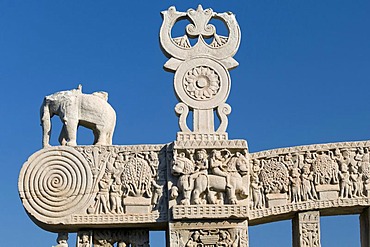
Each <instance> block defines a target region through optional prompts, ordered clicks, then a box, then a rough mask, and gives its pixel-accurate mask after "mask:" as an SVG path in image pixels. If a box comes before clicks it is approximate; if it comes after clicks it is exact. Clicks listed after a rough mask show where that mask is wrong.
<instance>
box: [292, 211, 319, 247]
mask: <svg viewBox="0 0 370 247" xmlns="http://www.w3.org/2000/svg"><path fill="white" fill-rule="evenodd" d="M292 223H293V224H292V226H293V247H320V246H321V244H320V212H319V211H310V212H303V213H298V214H297V215H296V216H295V218H294V219H293V222H292Z"/></svg>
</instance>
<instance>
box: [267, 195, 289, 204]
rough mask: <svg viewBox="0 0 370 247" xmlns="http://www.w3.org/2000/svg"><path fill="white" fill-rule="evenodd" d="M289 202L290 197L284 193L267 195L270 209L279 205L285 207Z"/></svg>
mask: <svg viewBox="0 0 370 247" xmlns="http://www.w3.org/2000/svg"><path fill="white" fill-rule="evenodd" d="M287 200H288V195H287V194H285V193H284V194H283V193H276V194H267V195H266V201H267V206H268V207H269V208H271V207H274V206H279V205H285V204H286V203H287Z"/></svg>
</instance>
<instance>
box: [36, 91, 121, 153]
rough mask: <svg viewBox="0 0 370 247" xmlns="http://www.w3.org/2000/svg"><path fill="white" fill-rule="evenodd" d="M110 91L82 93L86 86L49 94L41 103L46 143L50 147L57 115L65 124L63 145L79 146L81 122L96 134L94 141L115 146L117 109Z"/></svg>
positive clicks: (61, 139) (60, 140) (61, 141)
mask: <svg viewBox="0 0 370 247" xmlns="http://www.w3.org/2000/svg"><path fill="white" fill-rule="evenodd" d="M107 100H108V93H106V92H95V93H93V94H84V93H82V86H81V85H79V86H78V88H77V89H72V90H69V91H61V92H57V93H54V94H52V95H49V96H46V97H45V98H44V101H43V103H42V106H41V110H40V115H41V126H42V130H43V137H42V146H43V147H48V146H50V145H49V139H50V131H51V121H50V119H51V118H52V117H53V116H55V115H57V116H59V117H60V120H61V121H62V123H63V128H62V130H61V132H60V135H59V142H60V144H61V145H69V146H76V145H77V143H76V136H77V128H78V126H79V125H81V126H84V127H86V128H89V129H91V130H92V131H93V133H94V137H95V138H94V144H97V145H112V138H113V132H114V127H115V125H116V112H115V111H114V110H113V108H112V107H111V106H110V105H109V104H108V102H107Z"/></svg>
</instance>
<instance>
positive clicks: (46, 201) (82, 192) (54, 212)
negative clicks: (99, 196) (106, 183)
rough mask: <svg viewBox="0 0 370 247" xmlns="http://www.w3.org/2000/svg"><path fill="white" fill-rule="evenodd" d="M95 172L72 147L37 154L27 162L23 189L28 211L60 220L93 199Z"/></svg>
mask: <svg viewBox="0 0 370 247" xmlns="http://www.w3.org/2000/svg"><path fill="white" fill-rule="evenodd" d="M92 184H93V176H92V173H91V169H90V167H89V164H88V162H87V161H86V159H85V158H84V157H83V156H82V155H81V154H80V153H79V152H77V151H76V150H75V149H73V148H71V147H52V148H46V149H42V150H40V151H38V152H36V153H35V154H33V155H32V156H31V157H30V158H29V159H28V161H27V162H26V163H25V164H24V165H23V167H22V170H21V173H20V177H19V184H18V186H19V192H20V196H21V198H22V202H23V204H24V207H25V208H26V210H27V212H28V213H29V214H31V215H32V216H33V217H35V218H36V219H37V220H40V221H42V222H54V223H56V222H58V219H60V220H61V219H63V218H65V217H68V216H70V215H71V214H73V213H76V212H79V211H81V210H82V209H83V208H85V207H86V205H88V204H89V203H90V200H91V194H92V192H93V186H92Z"/></svg>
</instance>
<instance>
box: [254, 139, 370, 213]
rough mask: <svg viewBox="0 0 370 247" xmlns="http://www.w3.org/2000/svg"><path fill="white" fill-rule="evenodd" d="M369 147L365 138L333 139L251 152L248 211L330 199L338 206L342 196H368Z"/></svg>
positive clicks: (354, 198)
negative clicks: (345, 141)
mask: <svg viewBox="0 0 370 247" xmlns="http://www.w3.org/2000/svg"><path fill="white" fill-rule="evenodd" d="M369 148H370V143H368V142H353V143H333V144H321V145H310V146H301V147H293V148H282V149H276V150H270V151H264V152H259V153H253V154H251V158H252V168H251V176H250V190H251V200H250V202H251V204H250V208H251V210H252V211H251V213H252V215H253V214H254V212H253V211H254V210H261V209H264V208H274V207H276V208H280V207H283V206H285V205H289V204H298V205H301V204H302V205H303V204H304V203H305V202H314V203H315V202H317V203H318V204H317V205H319V204H320V201H333V203H334V204H335V205H338V206H339V205H340V204H342V205H343V202H344V199H349V200H356V199H361V198H364V199H366V198H368V196H369V195H370V194H369V190H370V180H369V169H370V162H369V160H370V159H369V156H370V153H369ZM334 201H338V202H334ZM350 204H351V203H349V205H350ZM335 205H333V206H335ZM315 207H316V206H315ZM318 207H320V206H318ZM323 207H324V208H325V206H323ZM303 208H307V207H306V206H302V209H303ZM292 210H293V209H292ZM283 211H286V210H283ZM288 211H289V210H288ZM288 211H286V212H288ZM293 211H294V210H293ZM265 216H266V215H265ZM252 218H253V216H252Z"/></svg>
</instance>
